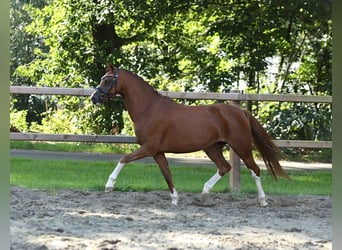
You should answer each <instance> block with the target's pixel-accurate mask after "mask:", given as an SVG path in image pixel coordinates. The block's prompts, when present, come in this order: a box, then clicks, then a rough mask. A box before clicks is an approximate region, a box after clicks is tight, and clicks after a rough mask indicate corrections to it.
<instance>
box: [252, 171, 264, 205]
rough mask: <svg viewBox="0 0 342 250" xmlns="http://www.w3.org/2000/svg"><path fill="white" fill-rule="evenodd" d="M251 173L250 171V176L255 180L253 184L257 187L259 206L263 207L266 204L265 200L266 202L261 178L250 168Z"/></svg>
mask: <svg viewBox="0 0 342 250" xmlns="http://www.w3.org/2000/svg"><path fill="white" fill-rule="evenodd" d="M251 173H252V177H253V179H254V180H255V184H256V186H257V189H258V198H259V202H260V206H262V207H265V206H267V202H266V195H265V192H264V190H263V189H262V185H261V179H260V177H259V176H257V175H256V174H255V173H254V172H253V171H252V170H251Z"/></svg>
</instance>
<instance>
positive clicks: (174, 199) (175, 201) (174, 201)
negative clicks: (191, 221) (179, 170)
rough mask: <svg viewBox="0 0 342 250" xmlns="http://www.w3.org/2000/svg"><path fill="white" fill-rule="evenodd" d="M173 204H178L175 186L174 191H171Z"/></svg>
mask: <svg viewBox="0 0 342 250" xmlns="http://www.w3.org/2000/svg"><path fill="white" fill-rule="evenodd" d="M170 196H171V204H172V205H175V206H177V203H178V193H177V191H176V189H175V188H173V193H171V192H170Z"/></svg>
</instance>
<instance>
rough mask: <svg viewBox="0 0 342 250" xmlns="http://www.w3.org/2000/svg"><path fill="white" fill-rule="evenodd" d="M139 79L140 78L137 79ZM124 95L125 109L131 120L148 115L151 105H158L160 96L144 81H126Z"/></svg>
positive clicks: (134, 120)
mask: <svg viewBox="0 0 342 250" xmlns="http://www.w3.org/2000/svg"><path fill="white" fill-rule="evenodd" d="M138 81H140V79H139V80H138ZM125 84H126V86H127V88H126V90H125V95H124V96H123V99H124V103H125V106H126V109H127V111H128V113H129V115H130V117H131V118H132V120H133V122H134V123H135V122H138V121H139V120H140V118H144V117H146V116H148V115H149V114H150V113H151V112H152V111H151V108H152V107H153V105H158V101H159V100H160V98H162V97H161V96H160V95H159V94H158V93H157V92H156V91H154V89H153V88H150V87H149V86H147V85H146V84H147V83H145V82H136V81H127V82H126V83H125Z"/></svg>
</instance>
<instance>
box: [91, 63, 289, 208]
mask: <svg viewBox="0 0 342 250" xmlns="http://www.w3.org/2000/svg"><path fill="white" fill-rule="evenodd" d="M115 95H121V96H122V98H123V101H124V105H125V107H126V109H127V111H128V113H129V115H130V117H131V119H132V121H133V123H134V129H135V134H136V138H137V143H138V144H140V148H139V149H137V150H136V151H134V152H133V153H130V154H127V155H125V156H123V157H122V158H121V159H120V161H119V162H118V164H117V166H116V168H115V169H114V171H113V172H112V173H111V174H110V176H109V178H108V181H107V183H106V189H105V191H106V192H109V191H112V190H113V188H114V184H115V181H116V179H117V177H118V175H119V173H120V171H121V169H122V168H123V167H124V165H125V164H126V163H128V162H131V161H134V160H137V159H140V158H143V157H149V156H150V157H153V158H154V160H155V161H156V162H157V164H158V165H159V167H160V169H161V172H162V173H163V175H164V177H165V180H166V182H167V185H168V187H169V190H170V196H171V201H172V204H174V205H177V201H178V194H177V191H176V189H175V187H174V185H173V181H172V176H171V172H170V169H169V166H168V162H167V159H166V158H165V153H188V152H194V151H199V150H204V151H205V153H206V154H207V155H208V157H209V158H210V159H211V160H212V161H213V162H214V163H215V165H216V166H217V173H215V174H214V175H213V176H212V177H211V178H210V179H209V180H208V181H207V182H206V183H205V184H204V187H203V193H209V192H210V190H211V189H212V187H213V186H214V185H215V184H216V183H217V182H218V181H219V180H220V179H221V178H222V176H224V175H225V174H226V173H227V172H229V171H230V169H231V166H230V164H229V163H228V162H227V161H226V160H225V158H224V156H223V154H222V148H223V147H224V146H225V145H226V144H228V145H229V146H230V148H232V149H233V150H234V151H235V152H236V153H237V154H238V155H239V157H240V158H241V159H242V160H243V161H244V162H245V164H246V166H247V167H248V168H249V169H250V170H251V173H252V176H253V178H254V180H255V183H256V187H257V190H258V198H259V202H260V205H261V206H266V205H267V203H266V197H265V193H264V191H263V188H262V185H261V180H260V168H259V167H258V166H257V164H256V163H255V161H254V159H253V156H252V140H253V143H254V144H255V146H256V148H257V149H258V150H259V152H260V153H261V156H262V158H263V160H264V162H265V164H266V166H267V169H268V171H269V172H270V174H271V176H272V177H273V178H274V179H275V180H277V176H282V177H285V178H288V179H289V176H288V175H287V174H286V172H285V171H284V170H283V169H282V167H281V166H280V164H279V161H278V159H277V154H278V153H279V152H280V150H279V148H278V147H277V146H276V145H275V144H274V143H273V142H272V139H271V138H270V136H269V135H268V134H267V133H266V131H265V130H264V129H263V127H262V126H261V125H260V123H259V122H258V121H257V120H256V119H255V118H254V117H253V116H252V115H251V114H250V113H249V112H248V111H246V110H242V109H240V107H238V106H236V105H230V104H224V103H216V104H212V105H199V106H186V105H183V104H178V103H176V102H174V101H173V100H171V99H170V98H168V97H165V96H162V95H160V94H159V93H158V92H157V91H155V90H154V89H153V87H152V86H150V85H149V84H147V83H146V82H145V81H144V80H143V79H142V78H140V77H139V76H137V75H135V74H133V73H132V72H130V71H127V70H123V69H119V68H115V67H114V66H113V65H111V64H108V65H107V68H106V74H105V75H104V76H103V77H102V78H101V82H100V84H99V86H97V88H96V90H95V91H94V93H93V94H92V95H91V100H92V102H93V103H94V104H100V103H102V102H103V101H104V100H105V99H108V98H111V97H113V96H115Z"/></svg>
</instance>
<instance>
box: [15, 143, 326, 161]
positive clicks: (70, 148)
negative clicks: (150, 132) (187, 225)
mask: <svg viewBox="0 0 342 250" xmlns="http://www.w3.org/2000/svg"><path fill="white" fill-rule="evenodd" d="M10 147H11V149H29V150H47V151H67V152H88V153H114V154H125V153H130V152H132V151H134V150H136V149H137V148H138V147H139V145H137V144H124V143H91V142H88V143H87V142H39V141H38V142H31V141H14V140H12V141H10ZM283 151H284V153H285V155H286V159H287V160H289V161H303V162H331V149H297V148H287V149H283ZM224 153H225V155H226V156H228V155H229V152H228V150H225V152H224ZM187 155H191V156H192V157H203V156H205V153H204V152H203V151H198V152H194V153H191V154H187ZM253 155H254V157H255V158H260V156H259V153H258V152H257V151H255V150H254V151H253Z"/></svg>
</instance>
